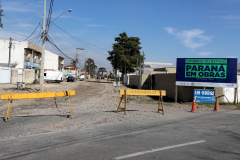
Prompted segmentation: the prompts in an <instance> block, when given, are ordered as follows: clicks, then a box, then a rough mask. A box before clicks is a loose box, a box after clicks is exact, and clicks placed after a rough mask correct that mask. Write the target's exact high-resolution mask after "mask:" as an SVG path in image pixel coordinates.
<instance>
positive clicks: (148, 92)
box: [120, 89, 166, 96]
mask: <svg viewBox="0 0 240 160" xmlns="http://www.w3.org/2000/svg"><path fill="white" fill-rule="evenodd" d="M126 91H127V95H135V96H159V95H160V90H138V89H127V90H126ZM161 91H162V96H166V91H165V90H161ZM120 95H124V89H120Z"/></svg>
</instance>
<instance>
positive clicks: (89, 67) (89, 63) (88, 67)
mask: <svg viewBox="0 0 240 160" xmlns="http://www.w3.org/2000/svg"><path fill="white" fill-rule="evenodd" d="M88 72H89V73H88V74H89V75H90V77H91V74H90V63H88ZM89 79H90V78H89Z"/></svg>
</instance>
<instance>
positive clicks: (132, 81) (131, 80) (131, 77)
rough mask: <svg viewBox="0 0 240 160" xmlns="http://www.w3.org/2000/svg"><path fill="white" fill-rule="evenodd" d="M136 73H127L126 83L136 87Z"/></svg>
mask: <svg viewBox="0 0 240 160" xmlns="http://www.w3.org/2000/svg"><path fill="white" fill-rule="evenodd" d="M138 80H139V78H138V75H129V76H128V85H129V86H131V87H138Z"/></svg>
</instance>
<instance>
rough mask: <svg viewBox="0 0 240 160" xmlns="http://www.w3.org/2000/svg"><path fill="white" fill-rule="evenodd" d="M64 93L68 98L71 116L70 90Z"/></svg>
mask: <svg viewBox="0 0 240 160" xmlns="http://www.w3.org/2000/svg"><path fill="white" fill-rule="evenodd" d="M65 93H66V96H68V100H69V106H70V113H71V117H72V118H73V110H72V107H71V101H70V92H68V90H67V91H65Z"/></svg>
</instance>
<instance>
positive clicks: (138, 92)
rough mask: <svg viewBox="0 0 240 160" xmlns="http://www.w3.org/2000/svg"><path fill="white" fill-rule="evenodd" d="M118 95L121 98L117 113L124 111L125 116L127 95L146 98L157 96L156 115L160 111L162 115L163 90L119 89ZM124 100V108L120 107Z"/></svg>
mask: <svg viewBox="0 0 240 160" xmlns="http://www.w3.org/2000/svg"><path fill="white" fill-rule="evenodd" d="M120 95H122V98H121V99H120V102H119V105H118V108H117V113H118V111H119V110H124V114H125V115H126V111H127V95H147V96H159V103H158V113H159V111H162V115H164V109H163V96H166V91H165V90H137V89H120ZM123 98H124V99H125V104H124V108H123V107H120V106H121V102H122V100H123Z"/></svg>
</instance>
